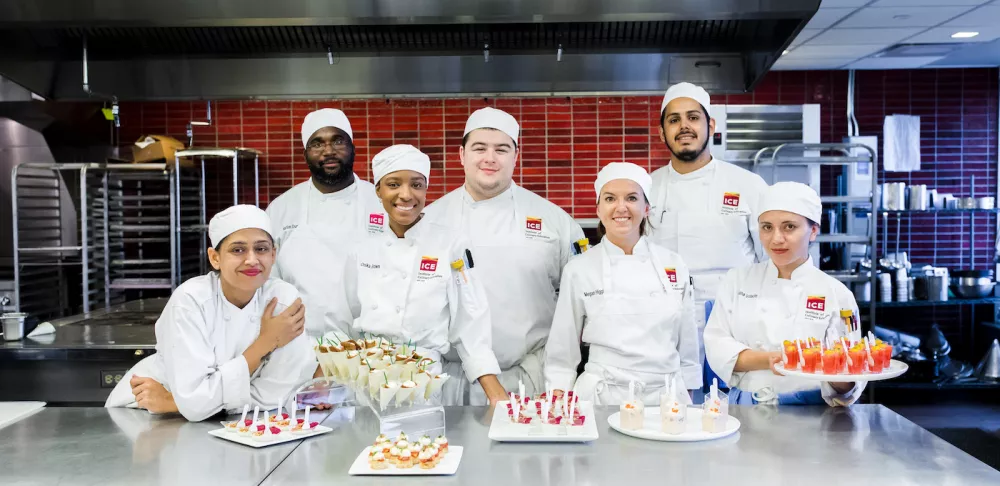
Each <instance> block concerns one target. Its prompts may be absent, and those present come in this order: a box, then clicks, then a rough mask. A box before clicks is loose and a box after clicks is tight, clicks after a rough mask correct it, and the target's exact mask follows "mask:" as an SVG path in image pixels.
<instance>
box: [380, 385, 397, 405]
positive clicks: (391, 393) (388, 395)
mask: <svg viewBox="0 0 1000 486" xmlns="http://www.w3.org/2000/svg"><path fill="white" fill-rule="evenodd" d="M397 390H399V383H396V382H395V381H390V382H388V383H383V384H382V386H381V387H379V391H378V406H379V409H381V410H385V409H386V407H388V406H389V403H390V402H392V398H393V397H395V396H396V391H397Z"/></svg>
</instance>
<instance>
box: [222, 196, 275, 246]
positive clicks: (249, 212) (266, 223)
mask: <svg viewBox="0 0 1000 486" xmlns="http://www.w3.org/2000/svg"><path fill="white" fill-rule="evenodd" d="M247 228H257V229H262V230H264V231H266V232H267V234H268V235H271V237H272V238H273V237H274V233H272V232H271V218H269V217H268V216H267V213H265V212H264V210H263V209H261V208H258V207H257V206H254V205H251V204H239V205H236V206H231V207H229V208H226V209H225V210H223V211H222V212H221V213H219V214H216V215H215V216H214V217H212V220H211V221H209V222H208V239H209V240H211V241H212V248H215V247H217V246H219V243H222V240H224V239H226V237H227V236H229V235H231V234H233V233H235V232H237V231H239V230H242V229H247Z"/></svg>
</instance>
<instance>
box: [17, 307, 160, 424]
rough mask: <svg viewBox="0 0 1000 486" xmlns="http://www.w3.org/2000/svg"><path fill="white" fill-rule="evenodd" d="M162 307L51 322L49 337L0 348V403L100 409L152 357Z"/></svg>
mask: <svg viewBox="0 0 1000 486" xmlns="http://www.w3.org/2000/svg"><path fill="white" fill-rule="evenodd" d="M166 302H167V299H145V300H137V301H133V302H126V303H124V304H120V305H117V306H113V307H112V308H110V309H107V310H104V309H102V310H99V311H94V312H90V313H87V314H80V315H76V316H70V317H63V318H60V319H53V320H52V321H49V322H51V324H52V325H53V327H55V332H54V333H52V334H45V335H41V336H37V337H26V338H24V339H23V340H20V341H3V342H0V397H3V399H5V400H42V401H45V402H49V403H58V404H72V405H101V404H103V403H104V400H105V399H107V397H108V394H109V393H110V392H111V389H112V388H113V387H114V385H115V382H114V380H115V378H116V377H119V378H120V377H121V376H122V375H123V374H125V372H126V371H127V370H128V369H129V368H131V367H132V365H134V364H135V363H137V362H138V361H139V360H141V359H142V358H144V357H146V356H148V355H149V354H150V353H153V352H155V348H156V335H155V332H154V327H155V326H154V324H155V323H156V319H157V318H159V316H160V314H161V313H162V311H163V307H164V305H166Z"/></svg>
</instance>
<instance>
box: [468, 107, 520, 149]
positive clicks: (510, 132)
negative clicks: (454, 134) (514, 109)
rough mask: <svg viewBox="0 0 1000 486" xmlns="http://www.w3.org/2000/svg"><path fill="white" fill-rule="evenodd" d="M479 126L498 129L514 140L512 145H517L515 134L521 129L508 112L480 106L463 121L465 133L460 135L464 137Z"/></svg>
mask: <svg viewBox="0 0 1000 486" xmlns="http://www.w3.org/2000/svg"><path fill="white" fill-rule="evenodd" d="M479 128H493V129H496V130H500V131H501V132H504V133H506V134H507V136H509V137H510V138H512V139H513V140H514V145H517V134H518V133H519V132H520V130H521V127H520V126H519V125H518V124H517V120H515V119H514V117H512V116H510V113H507V112H506V111H503V110H498V109H496V108H490V107H488V106H487V107H486V108H480V109H478V110H476V111H475V112H473V113H472V114H471V115H469V120H468V121H467V122H465V133H463V134H462V136H463V137H464V136H466V135H468V134H469V132H471V131H473V130H476V129H479Z"/></svg>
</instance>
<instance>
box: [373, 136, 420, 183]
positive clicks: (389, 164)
mask: <svg viewBox="0 0 1000 486" xmlns="http://www.w3.org/2000/svg"><path fill="white" fill-rule="evenodd" d="M398 170H412V171H414V172H418V173H420V174H421V175H423V176H424V177H426V178H427V182H430V180H431V158H430V157H428V156H427V154H425V153H423V152H421V151H420V150H418V149H417V148H416V147H414V146H413V145H406V144H399V145H393V146H391V147H387V148H385V149H384V150H382V151H381V152H379V153H377V154H375V157H373V158H372V172H374V173H375V183H376V184H378V181H380V180H382V178H383V177H385V176H386V175H388V174H391V173H393V172H396V171H398Z"/></svg>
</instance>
